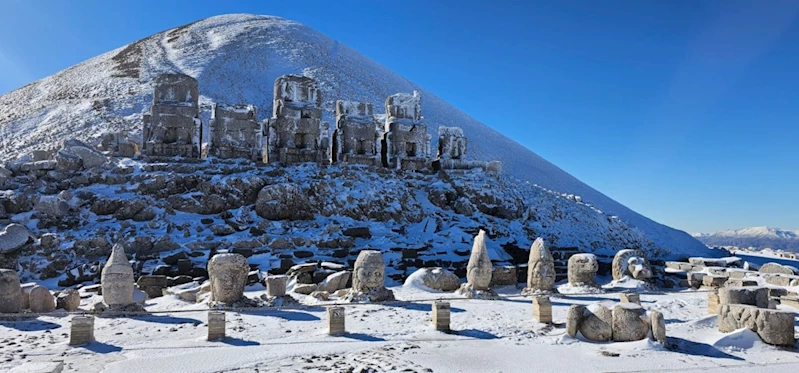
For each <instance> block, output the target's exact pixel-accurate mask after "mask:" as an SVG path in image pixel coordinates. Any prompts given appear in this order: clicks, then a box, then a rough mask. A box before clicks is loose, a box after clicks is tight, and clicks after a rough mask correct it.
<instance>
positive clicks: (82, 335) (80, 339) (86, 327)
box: [69, 316, 94, 346]
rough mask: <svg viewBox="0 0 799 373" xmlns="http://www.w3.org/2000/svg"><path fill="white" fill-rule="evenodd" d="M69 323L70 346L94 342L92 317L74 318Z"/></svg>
mask: <svg viewBox="0 0 799 373" xmlns="http://www.w3.org/2000/svg"><path fill="white" fill-rule="evenodd" d="M70 323H71V326H70V331H69V345H70V346H80V345H86V344H89V343H92V342H94V316H74V317H73V318H72V320H71V321H70Z"/></svg>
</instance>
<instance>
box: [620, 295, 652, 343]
mask: <svg viewBox="0 0 799 373" xmlns="http://www.w3.org/2000/svg"><path fill="white" fill-rule="evenodd" d="M650 330H651V328H650V326H649V322H648V321H647V320H646V318H645V317H644V309H643V308H641V305H639V304H635V303H619V304H616V306H615V307H614V308H613V340H614V341H616V342H630V341H640V340H642V339H644V338H646V336H647V335H648V334H649V331H650Z"/></svg>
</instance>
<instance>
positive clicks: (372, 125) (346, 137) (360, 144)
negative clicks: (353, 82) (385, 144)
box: [331, 100, 383, 166]
mask: <svg viewBox="0 0 799 373" xmlns="http://www.w3.org/2000/svg"><path fill="white" fill-rule="evenodd" d="M382 136H383V131H382V130H381V129H380V124H379V122H377V121H376V120H375V117H374V113H373V110H372V104H369V103H366V102H353V101H342V100H338V101H336V130H335V132H334V134H333V141H334V143H335V144H334V145H333V151H332V152H331V153H332V154H331V155H332V161H333V162H344V163H355V164H364V165H369V166H380V165H381V162H380V152H381V148H382V145H381V139H382Z"/></svg>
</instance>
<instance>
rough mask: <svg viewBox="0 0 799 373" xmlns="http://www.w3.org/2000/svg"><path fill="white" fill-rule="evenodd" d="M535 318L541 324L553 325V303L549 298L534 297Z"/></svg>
mask: <svg viewBox="0 0 799 373" xmlns="http://www.w3.org/2000/svg"><path fill="white" fill-rule="evenodd" d="M533 318H535V319H536V320H538V322H540V323H544V324H551V323H552V302H550V301H549V297H533Z"/></svg>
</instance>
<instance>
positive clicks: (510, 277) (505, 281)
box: [491, 266, 519, 286]
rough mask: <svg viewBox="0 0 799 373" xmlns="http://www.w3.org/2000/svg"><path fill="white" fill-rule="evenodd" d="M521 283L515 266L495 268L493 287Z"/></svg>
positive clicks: (492, 277) (492, 274)
mask: <svg viewBox="0 0 799 373" xmlns="http://www.w3.org/2000/svg"><path fill="white" fill-rule="evenodd" d="M518 283H519V276H518V275H517V274H516V267H515V266H500V267H494V270H493V271H492V272H491V286H503V285H514V286H515V285H516V284H518Z"/></svg>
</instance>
